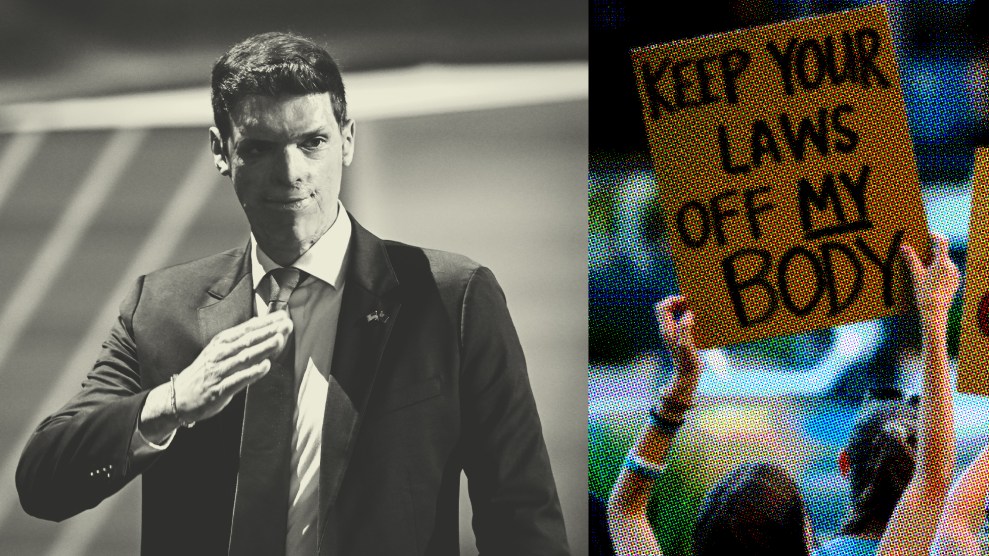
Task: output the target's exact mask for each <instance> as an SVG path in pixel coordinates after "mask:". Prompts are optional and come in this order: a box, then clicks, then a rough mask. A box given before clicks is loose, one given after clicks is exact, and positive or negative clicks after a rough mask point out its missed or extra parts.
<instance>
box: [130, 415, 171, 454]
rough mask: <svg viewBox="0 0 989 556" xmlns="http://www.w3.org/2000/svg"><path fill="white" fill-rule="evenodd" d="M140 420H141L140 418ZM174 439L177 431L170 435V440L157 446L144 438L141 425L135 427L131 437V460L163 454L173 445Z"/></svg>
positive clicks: (167, 439)
mask: <svg viewBox="0 0 989 556" xmlns="http://www.w3.org/2000/svg"><path fill="white" fill-rule="evenodd" d="M138 419H140V417H139V418H138ZM173 438H175V431H172V432H171V433H169V435H168V438H166V439H165V441H164V442H162V443H161V444H155V443H154V442H151V441H150V440H148V439H147V438H144V435H143V434H141V427H140V425H138V426H135V427H134V435H133V436H131V439H130V454H131V458H142V457H147V456H152V455H154V454H157V453H158V452H162V451H164V450H166V449H167V448H168V446H169V445H170V444H171V443H172V439H173Z"/></svg>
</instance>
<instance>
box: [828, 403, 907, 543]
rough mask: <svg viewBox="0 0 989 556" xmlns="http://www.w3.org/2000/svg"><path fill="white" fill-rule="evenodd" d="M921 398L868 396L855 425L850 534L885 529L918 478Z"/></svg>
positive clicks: (849, 451)
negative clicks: (898, 505)
mask: <svg viewBox="0 0 989 556" xmlns="http://www.w3.org/2000/svg"><path fill="white" fill-rule="evenodd" d="M917 420H918V409H917V403H916V402H915V401H914V400H913V399H899V398H892V399H878V400H868V401H866V403H865V404H864V405H863V407H862V409H861V410H860V412H859V416H858V418H857V419H856V422H855V425H854V427H853V428H852V433H851V435H850V436H849V439H848V444H847V445H846V446H845V452H846V453H847V454H848V463H849V470H848V483H849V490H850V491H851V503H850V507H849V510H848V516H847V517H846V519H845V523H844V525H842V532H843V533H844V534H846V535H861V534H870V533H876V532H880V533H881V532H882V531H883V530H884V529H885V528H886V523H887V522H888V521H889V518H890V517H891V516H892V515H893V510H894V509H895V508H896V503H897V502H899V500H900V496H902V495H903V491H904V490H906V488H907V484H909V483H910V479H911V477H913V471H914V464H915V460H916V452H917Z"/></svg>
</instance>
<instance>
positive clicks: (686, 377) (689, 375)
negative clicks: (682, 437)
mask: <svg viewBox="0 0 989 556" xmlns="http://www.w3.org/2000/svg"><path fill="white" fill-rule="evenodd" d="M677 313H682V315H681V317H680V319H679V320H678V319H677V318H676V314H677ZM656 316H657V318H658V319H659V324H660V328H661V330H662V333H663V339H664V340H665V342H666V346H667V347H668V349H669V350H670V353H671V354H672V356H673V365H674V370H675V375H674V377H673V380H671V381H670V383H669V384H668V385H667V386H666V388H665V389H664V391H663V393H662V394H661V396H660V398H659V402H658V403H657V405H656V406H655V407H654V408H653V409H652V410H651V411H650V416H649V417H650V418H649V424H648V425H647V426H646V429H645V430H644V431H642V433H641V435H640V436H639V438H638V440H637V441H636V442H635V444H634V445H633V446H632V448H631V449H630V450H629V452H628V457H627V458H626V460H625V464H624V466H623V467H622V470H621V472H620V473H619V474H618V480H617V481H616V482H615V486H614V488H613V489H612V491H611V497H610V499H609V500H608V528H609V530H610V531H611V538H612V542H613V544H614V546H615V553H616V554H618V555H619V556H632V555H647V554H648V555H658V554H661V553H662V552H661V551H660V548H659V542H658V541H657V540H656V535H655V533H654V532H653V530H652V527H651V526H650V525H649V520H648V519H647V518H646V507H647V506H648V504H649V494H650V492H651V491H652V487H653V483H654V482H655V480H656V478H657V477H658V475H659V473H660V472H661V471H662V469H663V468H664V467H665V464H664V460H665V459H666V454H667V452H669V449H670V444H671V443H672V440H673V436H674V435H675V434H676V431H677V429H678V428H679V427H680V425H682V424H683V420H684V414H685V413H686V412H687V410H688V409H689V408H690V407H691V406H692V405H693V402H694V393H695V392H696V390H697V380H698V377H699V375H700V358H699V357H698V354H697V348H696V347H695V346H694V340H693V325H694V317H693V313H691V312H690V310H689V309H687V304H686V300H684V299H683V298H682V297H680V296H673V297H668V298H666V299H664V300H663V301H662V302H660V303H659V304H657V305H656Z"/></svg>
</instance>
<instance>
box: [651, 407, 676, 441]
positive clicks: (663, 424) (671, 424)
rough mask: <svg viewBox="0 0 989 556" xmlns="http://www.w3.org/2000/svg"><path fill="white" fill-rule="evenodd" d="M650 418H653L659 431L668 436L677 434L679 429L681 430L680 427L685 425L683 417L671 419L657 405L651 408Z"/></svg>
mask: <svg viewBox="0 0 989 556" xmlns="http://www.w3.org/2000/svg"><path fill="white" fill-rule="evenodd" d="M649 418H650V419H651V420H652V426H653V427H655V428H657V429H659V432H661V433H663V434H665V435H668V436H673V435H675V434H676V433H677V431H678V430H680V427H682V426H683V422H684V419H683V418H682V417H681V418H680V419H670V418H669V417H666V416H664V415H662V414H661V413H660V412H659V410H657V409H656V408H655V407H653V408H651V409H650V410H649Z"/></svg>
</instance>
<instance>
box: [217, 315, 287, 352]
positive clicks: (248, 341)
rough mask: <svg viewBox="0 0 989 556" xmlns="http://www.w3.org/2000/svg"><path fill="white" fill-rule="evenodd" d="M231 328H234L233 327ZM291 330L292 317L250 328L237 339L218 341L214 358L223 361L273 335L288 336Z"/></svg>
mask: <svg viewBox="0 0 989 556" xmlns="http://www.w3.org/2000/svg"><path fill="white" fill-rule="evenodd" d="M231 330H233V329H232V328H231ZM291 332H292V321H291V320H290V319H284V320H275V321H272V322H270V323H268V324H267V325H266V326H263V327H261V328H254V329H250V330H249V331H248V332H246V333H244V334H242V335H241V336H240V337H239V338H237V339H236V340H228V341H225V342H224V341H221V342H220V343H218V344H217V345H216V346H215V347H214V349H215V352H214V355H213V357H214V360H215V361H217V362H219V361H222V360H223V359H226V358H228V357H232V356H234V355H235V354H237V353H238V352H240V351H243V350H245V349H247V348H249V347H251V346H254V345H257V344H259V343H261V342H263V341H265V340H267V339H269V338H271V337H273V336H276V335H282V336H288V335H289V334H290V333H291Z"/></svg>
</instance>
